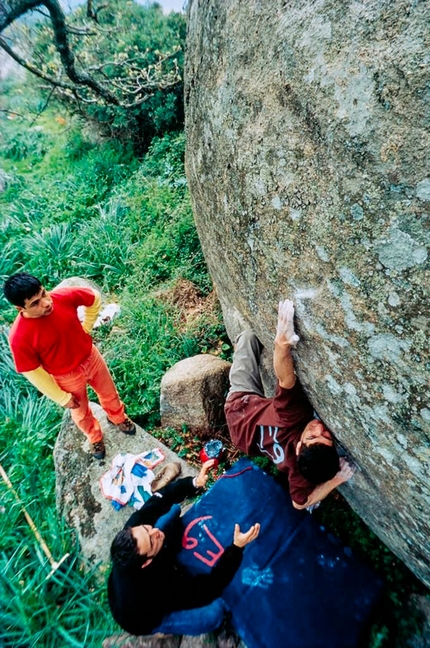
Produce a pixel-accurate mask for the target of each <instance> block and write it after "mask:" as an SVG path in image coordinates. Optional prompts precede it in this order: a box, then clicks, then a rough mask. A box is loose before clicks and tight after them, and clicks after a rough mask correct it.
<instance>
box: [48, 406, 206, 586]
mask: <svg viewBox="0 0 430 648" xmlns="http://www.w3.org/2000/svg"><path fill="white" fill-rule="evenodd" d="M91 408H92V410H93V412H94V414H95V416H97V418H98V420H99V421H100V424H101V427H102V430H103V436H104V439H105V445H106V458H105V459H104V460H103V461H96V460H95V459H93V458H92V456H91V455H90V454H89V443H88V441H87V438H86V436H85V435H84V434H83V433H82V432H81V431H80V430H78V428H77V427H76V426H75V424H74V423H73V421H72V419H71V416H70V412H69V410H66V411H65V413H64V417H63V424H62V427H61V431H60V434H59V435H58V438H57V441H56V443H55V448H54V462H55V475H56V498H57V510H58V512H59V514H60V515H62V516H64V518H65V519H66V521H67V522H68V524H69V526H71V527H72V528H74V529H75V530H76V534H77V538H78V540H79V543H80V545H81V549H82V555H83V556H84V557H85V558H86V560H87V561H88V563H89V564H90V565H97V564H100V573H101V574H103V573H104V572H105V570H106V568H107V566H108V565H109V549H110V545H111V542H112V539H113V537H114V535H115V534H116V533H117V531H119V530H120V529H121V528H122V527H123V526H124V524H125V522H126V520H127V519H128V518H129V517H130V515H131V514H132V513H133V511H134V509H133V508H130V507H129V506H125V507H124V508H122V509H121V510H120V511H116V510H115V509H114V508H113V507H112V504H111V502H110V501H109V500H107V499H105V498H104V497H103V495H102V492H101V489H100V485H99V480H100V478H101V477H102V475H104V473H105V472H107V471H108V470H109V468H110V467H111V462H112V459H113V458H114V457H115V455H117V454H118V453H120V452H130V453H132V454H139V453H141V452H144V451H145V450H153V449H154V448H160V449H161V451H162V453H163V454H164V456H165V460H164V462H163V463H161V464H159V466H157V467H156V468H155V469H154V472H155V473H157V471H158V470H159V469H161V468H162V467H163V466H164V465H165V464H166V463H167V462H169V461H180V462H181V466H182V472H181V476H182V477H186V476H188V475H192V476H194V475H196V474H197V470H196V469H195V468H193V467H192V466H189V465H188V464H187V463H186V462H185V461H183V460H182V459H180V458H179V457H178V456H177V455H176V454H175V453H174V452H172V451H171V450H169V448H167V447H166V446H165V445H163V444H162V443H160V442H159V441H158V440H157V439H154V437H152V436H151V435H150V434H148V433H147V432H145V431H144V430H143V429H142V428H141V427H139V426H137V430H136V435H135V436H128V435H126V434H123V433H122V432H120V431H119V429H118V428H117V427H116V426H115V425H112V424H111V423H109V421H108V420H107V417H106V414H105V412H104V411H103V410H102V408H101V407H100V405H98V404H96V403H91Z"/></svg>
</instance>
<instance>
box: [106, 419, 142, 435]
mask: <svg viewBox="0 0 430 648" xmlns="http://www.w3.org/2000/svg"><path fill="white" fill-rule="evenodd" d="M108 421H109V423H112V425H116V426H117V427H119V429H120V430H121V432H124V434H129V435H130V436H131V435H133V434H136V426H135V424H134V423H133V421H132V420H131V419H130V418H129V417H128V416H126V417H125V419H124V420H123V422H122V423H114V422H113V421H110V420H109V419H108Z"/></svg>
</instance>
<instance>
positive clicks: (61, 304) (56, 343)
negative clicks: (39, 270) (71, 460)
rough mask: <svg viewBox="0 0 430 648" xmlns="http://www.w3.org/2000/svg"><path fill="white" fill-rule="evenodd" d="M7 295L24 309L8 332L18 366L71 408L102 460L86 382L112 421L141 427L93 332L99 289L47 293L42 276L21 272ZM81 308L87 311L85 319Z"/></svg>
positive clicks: (130, 428) (129, 430)
mask: <svg viewBox="0 0 430 648" xmlns="http://www.w3.org/2000/svg"><path fill="white" fill-rule="evenodd" d="M4 295H5V297H6V299H7V300H8V301H9V302H10V303H11V304H13V305H14V306H15V307H16V308H17V310H18V311H19V312H18V316H17V318H16V319H15V322H14V323H13V325H12V327H11V330H10V333H9V342H10V347H11V350H12V355H13V358H14V361H15V367H16V370H17V371H18V372H19V373H22V374H23V375H24V376H25V377H26V378H27V379H28V380H29V381H30V382H31V383H32V384H33V385H35V387H37V389H39V391H41V392H42V393H43V394H45V396H47V397H48V398H50V399H51V400H53V401H54V402H56V403H58V404H59V405H62V406H63V407H66V408H68V409H70V410H71V414H72V419H73V420H74V422H75V424H76V425H77V427H78V428H79V429H80V430H82V432H84V434H86V436H87V437H88V440H89V442H90V445H91V449H92V455H93V457H95V458H96V459H103V458H104V456H105V445H104V441H103V433H102V430H101V427H100V423H99V422H98V420H97V419H96V418H95V417H94V415H93V413H92V411H91V408H90V406H89V401H88V395H87V385H90V386H91V387H92V388H93V389H94V391H95V392H96V394H97V396H98V397H99V400H100V404H101V406H102V407H103V409H104V410H105V412H106V414H107V416H108V419H109V421H110V422H111V423H113V424H114V425H117V426H118V427H119V428H120V430H121V431H122V432H124V433H125V434H135V432H136V428H135V425H134V423H133V422H132V421H131V420H130V419H129V418H128V416H127V415H126V414H125V411H124V404H123V403H122V402H121V400H120V398H119V396H118V392H117V390H116V387H115V384H114V382H113V380H112V376H111V375H110V373H109V369H108V368H107V366H106V363H105V361H104V360H103V358H102V356H101V355H100V353H99V351H98V350H97V348H96V347H95V346H94V345H93V341H92V338H91V335H90V331H91V329H92V327H93V325H94V322H95V321H96V319H97V315H98V313H99V310H100V306H101V298H100V293H98V292H97V290H93V289H92V288H79V287H74V288H56V289H54V290H53V291H51V292H48V291H46V290H45V288H44V287H43V286H42V284H41V282H40V281H39V279H36V277H33V276H32V275H30V274H28V273H26V272H20V273H18V274H15V275H12V276H11V277H9V279H7V281H6V283H5V285H4ZM79 306H84V309H85V316H84V320H83V322H82V323H81V322H80V321H79V318H78V314H77V309H78V307H79Z"/></svg>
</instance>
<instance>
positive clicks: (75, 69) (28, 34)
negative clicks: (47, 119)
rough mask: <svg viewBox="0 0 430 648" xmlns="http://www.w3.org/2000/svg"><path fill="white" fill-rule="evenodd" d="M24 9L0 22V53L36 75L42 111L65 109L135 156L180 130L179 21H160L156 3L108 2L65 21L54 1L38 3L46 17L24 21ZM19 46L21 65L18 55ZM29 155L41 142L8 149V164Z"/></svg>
mask: <svg viewBox="0 0 430 648" xmlns="http://www.w3.org/2000/svg"><path fill="white" fill-rule="evenodd" d="M28 4H29V3H26V2H25V0H15V1H14V2H13V3H12V4H11V5H10V7H8V9H7V10H5V11H4V12H3V14H2V15H1V16H0V47H2V48H3V49H5V50H6V51H7V52H8V53H9V54H10V55H11V56H15V60H17V61H18V62H19V64H20V65H22V66H24V67H25V68H26V69H27V70H29V71H30V72H31V73H32V74H33V77H29V80H28V83H29V85H30V87H33V88H34V90H35V91H34V92H33V93H32V94H33V95H36V96H39V97H40V99H41V101H42V106H43V104H46V103H47V102H50V103H51V104H56V105H61V106H64V107H66V109H67V110H68V111H73V112H74V113H75V114H79V115H81V117H84V118H85V120H86V121H87V122H89V123H92V124H93V126H94V127H96V128H97V129H98V130H99V131H100V132H102V133H104V134H105V135H109V136H110V137H114V138H115V139H116V140H122V141H124V142H129V143H131V144H132V146H133V147H134V149H135V150H136V151H140V152H142V151H144V150H146V149H147V148H148V146H149V144H150V143H151V141H152V138H153V137H154V136H155V135H157V136H161V135H163V134H165V133H167V132H171V131H179V130H181V129H182V127H183V121H184V113H183V81H182V69H183V56H184V53H183V51H184V44H185V16H184V15H183V14H180V13H174V12H172V13H169V14H167V15H165V14H164V13H163V11H162V8H161V6H160V5H159V4H157V3H151V4H148V5H145V6H142V5H141V4H138V3H136V2H123V0H108V1H107V2H105V3H103V4H98V5H97V7H96V4H95V3H92V2H88V3H87V5H84V4H82V5H81V6H79V7H78V8H77V9H76V10H75V11H73V12H71V13H69V14H68V15H67V16H65V15H64V13H63V11H62V8H61V6H60V4H59V3H57V2H56V0H51V2H50V3H45V1H44V0H40V3H39V4H40V5H41V7H40V8H41V9H45V11H40V12H39V13H33V14H31V16H32V19H28ZM43 5H45V7H43ZM22 12H24V13H23V15H24V16H25V20H24V22H14V20H13V16H12V14H13V15H14V16H15V17H16V16H17V15H21V14H22ZM11 21H12V22H11ZM10 24H11V25H12V27H9V31H8V32H7V33H8V39H4V38H3V37H2V36H1V32H2V30H3V29H4V28H5V27H6V26H8V25H10ZM11 41H12V42H14V41H16V44H17V47H15V48H10V47H9V45H8V42H11ZM23 43H25V45H24V48H25V50H26V56H25V58H21V57H20V56H19V54H18V52H19V50H20V49H22V47H23V45H22V44H23ZM24 140H25V141H24ZM41 146H42V149H41V148H40V147H41ZM30 152H32V153H33V154H34V155H40V154H43V138H39V136H38V135H37V134H36V133H34V132H30V133H29V134H27V136H26V137H25V138H22V137H21V138H19V141H15V140H14V139H13V140H12V141H11V142H10V143H9V148H8V155H9V156H11V157H12V158H13V159H21V158H22V156H24V157H27V155H26V154H27V153H30Z"/></svg>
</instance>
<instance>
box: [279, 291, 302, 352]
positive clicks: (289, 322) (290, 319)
mask: <svg viewBox="0 0 430 648" xmlns="http://www.w3.org/2000/svg"><path fill="white" fill-rule="evenodd" d="M299 340H300V338H299V336H298V335H297V334H296V332H295V330H294V304H293V302H292V301H291V300H290V299H284V300H283V301H280V302H279V307H278V325H277V327H276V338H275V342H276V343H277V344H288V345H289V346H296V344H297V342H298V341H299Z"/></svg>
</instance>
